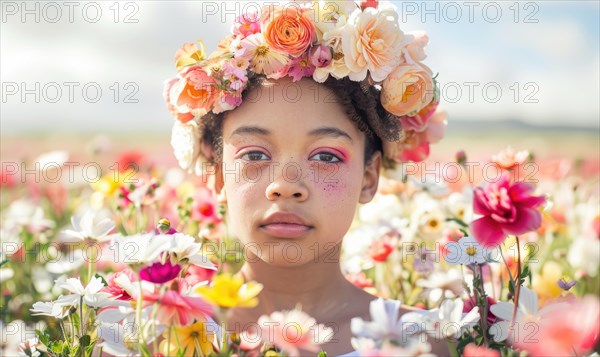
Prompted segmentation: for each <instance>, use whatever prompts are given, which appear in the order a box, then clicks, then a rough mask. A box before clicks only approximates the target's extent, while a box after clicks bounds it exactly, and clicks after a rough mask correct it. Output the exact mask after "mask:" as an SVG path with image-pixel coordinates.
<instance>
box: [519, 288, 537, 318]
mask: <svg viewBox="0 0 600 357" xmlns="http://www.w3.org/2000/svg"><path fill="white" fill-rule="evenodd" d="M519 310H522V311H524V312H525V313H526V314H531V315H536V314H537V310H538V297H537V294H536V293H535V291H533V290H530V289H528V288H526V287H524V286H521V288H520V290H519Z"/></svg>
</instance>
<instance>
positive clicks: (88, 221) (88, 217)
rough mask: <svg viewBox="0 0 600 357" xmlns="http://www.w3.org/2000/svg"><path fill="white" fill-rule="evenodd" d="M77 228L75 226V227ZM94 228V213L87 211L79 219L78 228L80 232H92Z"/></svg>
mask: <svg viewBox="0 0 600 357" xmlns="http://www.w3.org/2000/svg"><path fill="white" fill-rule="evenodd" d="M76 229H77V228H76ZM93 229H94V213H93V212H92V211H87V212H86V213H85V214H84V215H83V217H81V220H80V221H79V230H80V231H81V232H82V233H87V234H89V233H92V231H93Z"/></svg>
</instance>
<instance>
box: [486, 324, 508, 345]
mask: <svg viewBox="0 0 600 357" xmlns="http://www.w3.org/2000/svg"><path fill="white" fill-rule="evenodd" d="M509 324H510V322H508V321H500V322H496V323H495V324H493V325H492V326H491V327H490V329H489V333H490V335H492V337H493V338H494V341H496V342H501V341H504V340H506V338H507V337H508V330H509Z"/></svg>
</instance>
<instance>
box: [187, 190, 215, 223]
mask: <svg viewBox="0 0 600 357" xmlns="http://www.w3.org/2000/svg"><path fill="white" fill-rule="evenodd" d="M218 205H219V202H218V200H217V198H216V197H215V196H214V194H213V193H212V191H210V190H209V189H208V188H206V187H200V188H198V189H197V190H196V193H195V195H194V204H193V205H192V216H191V217H192V219H193V220H196V221H198V222H201V223H203V224H214V223H219V222H221V221H222V218H221V217H220V216H219V210H218Z"/></svg>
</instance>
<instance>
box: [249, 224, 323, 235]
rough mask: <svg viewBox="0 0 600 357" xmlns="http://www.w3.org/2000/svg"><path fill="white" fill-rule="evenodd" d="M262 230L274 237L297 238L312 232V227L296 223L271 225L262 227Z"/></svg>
mask: <svg viewBox="0 0 600 357" xmlns="http://www.w3.org/2000/svg"><path fill="white" fill-rule="evenodd" d="M260 229H262V230H263V231H264V232H266V233H267V234H269V235H272V236H274V237H281V238H297V237H300V236H302V235H304V234H305V233H306V232H308V231H309V230H311V229H312V227H309V226H305V225H302V224H295V223H271V224H265V225H262V226H260Z"/></svg>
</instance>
